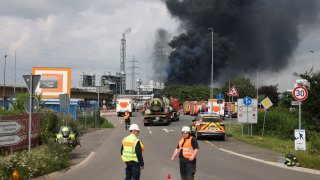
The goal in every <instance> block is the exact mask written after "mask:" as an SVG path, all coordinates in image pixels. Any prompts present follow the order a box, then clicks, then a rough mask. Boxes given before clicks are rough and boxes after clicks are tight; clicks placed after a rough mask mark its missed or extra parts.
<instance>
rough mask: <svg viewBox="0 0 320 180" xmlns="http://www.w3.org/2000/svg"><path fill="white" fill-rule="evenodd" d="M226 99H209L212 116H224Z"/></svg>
mask: <svg viewBox="0 0 320 180" xmlns="http://www.w3.org/2000/svg"><path fill="white" fill-rule="evenodd" d="M224 104H225V102H224V99H221V100H219V99H208V104H207V106H208V107H209V108H208V113H209V114H212V115H220V116H224V106H225V105H224Z"/></svg>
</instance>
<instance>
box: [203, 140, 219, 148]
mask: <svg viewBox="0 0 320 180" xmlns="http://www.w3.org/2000/svg"><path fill="white" fill-rule="evenodd" d="M206 142H207V143H208V144H210V145H211V146H214V147H217V146H216V145H215V144H213V143H212V142H209V141H207V140H206Z"/></svg>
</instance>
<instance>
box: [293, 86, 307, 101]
mask: <svg viewBox="0 0 320 180" xmlns="http://www.w3.org/2000/svg"><path fill="white" fill-rule="evenodd" d="M292 96H293V98H294V99H295V100H297V101H304V100H306V99H307V97H308V90H307V89H306V88H305V87H304V86H297V87H295V88H294V89H293V91H292Z"/></svg>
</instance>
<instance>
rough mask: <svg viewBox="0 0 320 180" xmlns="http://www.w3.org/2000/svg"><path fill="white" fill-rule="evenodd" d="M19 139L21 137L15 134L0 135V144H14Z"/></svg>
mask: <svg viewBox="0 0 320 180" xmlns="http://www.w3.org/2000/svg"><path fill="white" fill-rule="evenodd" d="M21 140H22V139H21V137H20V136H17V135H9V136H0V146H9V145H15V144H18V143H19V142H20V141H21Z"/></svg>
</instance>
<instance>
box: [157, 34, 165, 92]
mask: <svg viewBox="0 0 320 180" xmlns="http://www.w3.org/2000/svg"><path fill="white" fill-rule="evenodd" d="M158 48H159V51H158V57H159V82H160V89H161V88H162V82H163V73H162V72H163V64H164V58H165V54H164V50H163V49H164V48H165V47H164V46H163V42H162V40H161V41H160V46H159V47H158Z"/></svg>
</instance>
